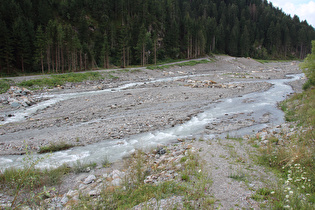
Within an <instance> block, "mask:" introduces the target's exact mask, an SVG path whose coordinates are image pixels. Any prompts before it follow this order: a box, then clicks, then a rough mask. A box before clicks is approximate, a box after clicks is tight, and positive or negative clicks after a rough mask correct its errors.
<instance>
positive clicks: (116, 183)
mask: <svg viewBox="0 0 315 210" xmlns="http://www.w3.org/2000/svg"><path fill="white" fill-rule="evenodd" d="M121 183H122V180H121V178H116V179H114V180H113V181H112V186H120V185H121Z"/></svg>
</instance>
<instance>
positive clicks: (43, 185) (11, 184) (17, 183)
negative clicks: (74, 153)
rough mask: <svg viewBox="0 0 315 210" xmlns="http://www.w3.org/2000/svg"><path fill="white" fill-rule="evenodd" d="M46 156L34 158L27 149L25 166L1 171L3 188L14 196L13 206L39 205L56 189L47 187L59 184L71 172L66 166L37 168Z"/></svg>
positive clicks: (0, 183) (0, 178) (0, 180)
mask: <svg viewBox="0 0 315 210" xmlns="http://www.w3.org/2000/svg"><path fill="white" fill-rule="evenodd" d="M26 148H27V146H26ZM45 158H46V157H43V158H34V156H33V155H32V154H31V153H29V152H28V150H26V155H25V157H24V159H23V160H24V167H23V168H8V169H6V170H4V171H3V172H1V173H0V186H1V188H2V189H6V191H7V193H8V194H9V195H12V196H13V197H14V198H13V200H12V203H11V208H18V207H19V206H21V205H23V204H27V205H29V206H38V205H39V202H40V201H41V200H42V198H43V197H44V196H47V195H49V193H50V192H51V191H54V190H55V189H54V187H52V188H50V189H48V188H47V187H49V186H55V185H59V184H60V183H61V181H62V177H63V175H64V174H66V173H68V172H69V169H68V167H66V166H62V167H59V168H57V169H51V170H48V169H46V170H40V169H38V168H36V166H37V164H38V163H40V162H41V161H42V160H44V159H45Z"/></svg>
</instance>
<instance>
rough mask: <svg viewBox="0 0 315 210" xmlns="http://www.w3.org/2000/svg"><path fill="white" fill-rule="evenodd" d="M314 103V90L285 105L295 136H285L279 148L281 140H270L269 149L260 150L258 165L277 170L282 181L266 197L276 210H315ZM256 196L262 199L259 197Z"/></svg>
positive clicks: (284, 109) (283, 104)
mask: <svg viewBox="0 0 315 210" xmlns="http://www.w3.org/2000/svg"><path fill="white" fill-rule="evenodd" d="M314 103H315V89H314V88H310V89H308V90H306V91H305V92H303V93H300V94H295V95H294V96H293V97H291V98H290V99H288V100H286V101H284V102H282V103H281V107H282V109H283V111H284V112H285V113H286V120H287V121H290V122H295V124H296V126H297V127H296V128H295V131H294V132H295V133H294V135H291V136H286V135H285V134H283V136H282V137H281V138H282V141H283V142H284V144H283V145H277V142H278V139H275V137H270V139H269V145H267V146H265V147H263V146H261V147H259V150H260V151H261V156H258V160H259V163H261V164H263V165H265V166H267V167H270V168H271V169H272V170H274V171H275V172H276V174H278V175H279V177H280V180H281V181H280V184H279V186H278V187H277V188H275V189H273V190H272V194H271V193H270V194H268V196H267V197H268V198H270V199H269V201H270V202H271V203H272V204H273V206H275V208H276V209H279V208H280V209H282V208H289V209H314V208H315V185H314V180H315V170H314V169H315V142H314V139H315V129H314V126H315V104H314ZM295 124H293V126H295ZM255 196H256V197H262V196H260V195H259V194H258V195H255ZM264 196H266V195H264Z"/></svg>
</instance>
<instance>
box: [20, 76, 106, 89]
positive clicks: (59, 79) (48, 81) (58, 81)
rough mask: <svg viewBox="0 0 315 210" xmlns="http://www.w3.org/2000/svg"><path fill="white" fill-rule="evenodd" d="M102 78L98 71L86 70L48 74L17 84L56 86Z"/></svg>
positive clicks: (25, 85)
mask: <svg viewBox="0 0 315 210" xmlns="http://www.w3.org/2000/svg"><path fill="white" fill-rule="evenodd" d="M98 79H102V75H101V74H100V73H98V72H87V73H69V74H58V75H50V77H46V78H43V79H33V80H26V81H23V82H20V83H19V84H18V85H19V86H24V87H39V88H40V87H56V86H58V85H64V84H65V83H67V82H72V83H76V82H83V81H86V80H98Z"/></svg>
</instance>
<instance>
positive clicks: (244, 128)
mask: <svg viewBox="0 0 315 210" xmlns="http://www.w3.org/2000/svg"><path fill="white" fill-rule="evenodd" d="M302 76H303V74H297V75H288V76H287V78H286V79H275V80H264V81H259V82H268V83H271V84H272V87H271V88H270V89H269V90H267V91H263V92H255V93H250V94H246V95H243V96H241V97H238V96H236V97H234V98H227V99H221V100H218V101H216V102H215V103H211V104H210V105H208V106H207V107H205V108H204V109H203V110H204V111H203V112H202V113H199V114H198V115H197V116H195V117H193V118H191V120H189V121H187V122H185V123H183V124H179V125H176V126H174V127H171V128H167V129H165V130H157V131H154V132H147V133H142V134H138V135H133V136H130V137H128V138H124V139H117V140H105V139H104V140H103V141H101V142H98V143H95V144H90V145H86V146H82V147H75V148H72V149H69V150H65V151H59V152H55V153H51V154H49V155H47V154H32V158H34V159H37V158H43V160H41V161H40V162H39V163H38V164H37V167H40V168H49V167H58V166H60V165H62V164H64V163H67V164H71V163H75V162H77V161H80V162H96V163H101V162H102V161H103V160H104V159H108V160H109V161H110V162H114V161H117V160H120V159H122V158H123V157H126V156H128V155H130V154H131V153H133V152H134V151H136V150H137V149H149V148H153V147H157V146H158V145H165V144H169V143H173V142H177V140H178V139H185V138H188V139H192V138H204V139H213V138H224V137H226V136H227V135H230V136H233V137H241V136H243V135H246V134H251V133H253V132H257V131H259V130H261V129H263V128H265V127H269V126H274V125H278V124H281V123H283V122H284V113H283V112H282V111H281V110H279V108H278V103H279V102H280V101H283V100H284V99H285V98H286V97H287V96H288V95H289V94H291V93H293V90H292V88H291V86H290V85H288V84H287V83H288V82H292V81H295V80H298V79H300V78H301V77H302ZM186 77H189V76H183V77H176V78H175V77H174V78H166V79H163V81H168V80H177V79H180V78H186ZM161 81H162V80H154V81H151V82H152V83H154V82H161ZM255 82H257V81H255ZM141 84H143V83H130V84H126V85H123V86H121V87H118V88H112V89H105V90H101V91H90V92H82V93H71V94H60V95H55V96H50V97H51V99H49V100H47V101H44V102H42V103H39V104H37V105H35V106H33V107H30V108H29V109H26V110H24V111H20V112H16V113H15V114H14V117H11V118H8V119H6V120H5V121H4V122H3V124H6V123H10V122H18V121H21V120H23V119H25V117H27V116H30V115H31V114H32V113H35V112H36V111H37V110H41V109H44V108H45V107H48V106H50V105H52V104H55V103H57V102H60V101H63V100H68V99H71V98H76V97H82V96H86V95H89V94H102V92H110V91H113V92H114V91H121V90H124V89H126V88H130V87H132V86H135V85H141ZM231 123H238V124H240V126H239V129H232V130H231V129H229V126H230V125H231ZM234 128H235V126H234ZM24 159H25V156H23V155H8V156H0V168H1V169H2V170H4V169H5V168H8V167H21V166H23V163H24Z"/></svg>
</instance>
